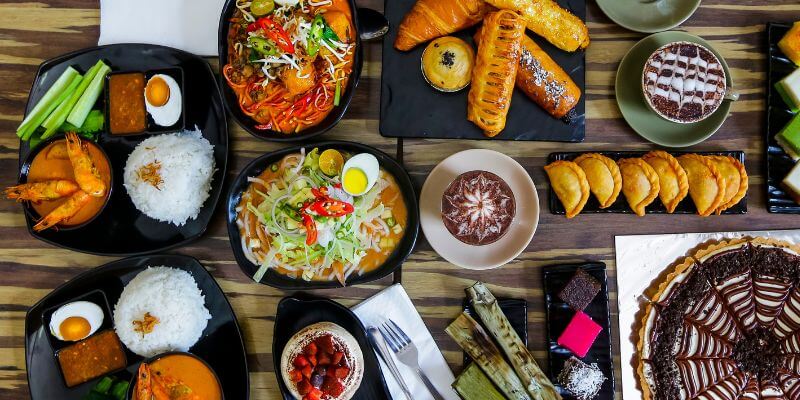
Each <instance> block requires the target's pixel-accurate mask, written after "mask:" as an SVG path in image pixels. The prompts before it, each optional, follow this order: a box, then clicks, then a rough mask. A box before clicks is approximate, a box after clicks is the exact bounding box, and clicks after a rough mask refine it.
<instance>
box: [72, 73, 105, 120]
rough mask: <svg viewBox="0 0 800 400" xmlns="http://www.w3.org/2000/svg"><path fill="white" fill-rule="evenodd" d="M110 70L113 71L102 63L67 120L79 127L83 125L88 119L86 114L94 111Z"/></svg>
mask: <svg viewBox="0 0 800 400" xmlns="http://www.w3.org/2000/svg"><path fill="white" fill-rule="evenodd" d="M109 71H111V68H110V67H109V66H108V65H105V64H102V65H101V66H100V68H99V69H98V70H97V74H96V75H95V76H94V78H92V82H91V83H89V86H88V87H87V88H86V91H84V92H83V94H82V95H81V98H80V99H79V100H78V102H77V103H76V104H75V107H73V108H72V111H70V113H69V116H68V117H67V122H69V123H70V124H72V125H75V126H77V127H80V126H83V121H85V120H86V116H87V115H89V111H92V107H94V103H96V102H97V98H98V97H100V93H101V92H102V91H103V84H104V83H105V79H106V74H108V72H109Z"/></svg>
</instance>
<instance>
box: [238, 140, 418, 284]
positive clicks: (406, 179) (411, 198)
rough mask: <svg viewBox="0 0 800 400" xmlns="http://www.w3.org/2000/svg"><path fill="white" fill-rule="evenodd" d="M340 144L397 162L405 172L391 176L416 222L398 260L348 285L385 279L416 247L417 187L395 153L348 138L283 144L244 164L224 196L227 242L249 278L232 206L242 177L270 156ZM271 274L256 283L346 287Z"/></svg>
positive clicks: (395, 164) (405, 235) (403, 240)
mask: <svg viewBox="0 0 800 400" xmlns="http://www.w3.org/2000/svg"><path fill="white" fill-rule="evenodd" d="M337 146H346V147H349V148H356V149H359V150H360V151H362V152H365V153H370V154H373V155H376V156H378V159H379V161H380V160H387V161H388V162H389V163H392V164H394V165H393V166H394V167H396V168H397V169H399V170H400V171H403V174H402V176H398V175H395V174H392V176H394V178H395V180H396V181H397V184H398V185H399V186H400V187H401V188H402V189H404V193H403V197H404V199H405V201H406V208H407V209H408V218H409V220H411V224H408V226H411V225H413V229H412V230H408V226H407V227H406V233H405V234H404V235H403V239H402V242H405V241H408V242H407V244H406V246H407V249H406V250H405V251H404V252H403V254H402V255H401V256H400V257H399V258H398V259H397V261H396V262H395V263H394V265H393V266H391V267H388V268H386V263H384V265H382V266H381V267H379V268H376V269H375V270H373V271H372V272H370V273H367V274H365V275H363V276H361V277H356V278H352V279H348V281H347V285H346V286H348V287H349V286H355V285H362V284H365V283H369V282H373V281H376V280H379V279H382V278H384V277H386V276H388V275H389V274H391V273H393V272H395V271H397V269H398V268H400V267H401V266H402V265H403V263H405V261H406V260H407V259H408V257H409V256H411V253H412V252H413V251H414V247H415V246H416V243H417V240H418V239H419V227H420V217H419V201H418V200H417V194H416V190H415V189H414V185H413V183H412V181H411V177H410V176H409V175H408V171H407V170H406V169H405V167H403V165H402V164H400V163H399V162H397V160H395V159H394V158H393V157H391V156H389V155H388V154H386V153H384V152H383V151H381V150H378V149H377V148H374V147H372V146H368V145H365V144H362V143H356V142H349V141H343V140H328V141H322V142H310V143H306V144H301V145H297V146H292V147H287V148H283V149H280V150H276V151H273V152H269V153H267V154H264V155H262V156H260V157H258V158H256V159H254V160H252V161H250V162H249V163H248V164H247V165H246V166H245V167H243V168H242V170H241V171H240V172H239V174H238V175H237V176H236V178H235V179H234V180H233V181H232V182H231V184H230V186H229V189H228V193H227V196H226V199H225V213H226V216H225V219H226V223H227V227H228V242H229V243H230V245H231V249H232V250H233V255H234V258H235V260H236V264H238V265H239V268H240V269H241V271H242V273H243V274H245V275H246V276H247V277H248V278H250V280H252V276H251V275H250V273H249V272H248V271H247V270H246V269H245V266H244V264H245V263H246V264H249V265H252V263H250V261H249V260H247V258H246V257H245V256H244V254H243V252H242V249H241V246H240V245H241V243H240V240H239V239H240V236H239V228H238V227H237V226H236V220H235V217H234V218H232V217H233V216H234V215H235V213H231V210H233V209H235V208H236V205H237V204H238V201H236V202H234V200H237V199H238V197H239V196H240V195H241V192H240V191H237V187H239V186H240V184H241V181H242V180H243V179H247V177H248V176H249V175H250V171H251V170H253V169H257V168H258V167H259V166H260V165H262V164H268V163H269V160H272V159H276V158H278V157H283V156H285V155H287V154H291V153H296V152H299V151H300V149H302V148H307V149H311V148H314V147H319V148H326V147H327V148H334V147H337ZM402 242H401V245H402V244H403V243H402ZM398 250H401V248H400V247H398V249H396V250H395V251H398ZM387 262H388V261H387ZM384 268H385V269H386V271H385V272H383V273H379V274H376V273H375V272H376V271H379V270H382V269H384ZM351 276H352V275H351ZM268 277H269V275H268V274H265V275H264V278H263V279H262V280H261V281H260V282H257V283H259V284H262V285H267V286H272V287H274V288H277V289H282V290H312V289H338V288H343V287H345V286H342V285H340V284H339V282H338V281H330V282H323V281H309V282H306V281H303V280H298V279H296V280H294V283H293V284H282V283H276V282H272V281H269V280H268V279H267V278H268ZM254 282H255V281H254Z"/></svg>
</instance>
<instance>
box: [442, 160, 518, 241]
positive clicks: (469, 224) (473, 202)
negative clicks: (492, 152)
mask: <svg viewBox="0 0 800 400" xmlns="http://www.w3.org/2000/svg"><path fill="white" fill-rule="evenodd" d="M515 215H516V201H515V200H514V192H512V191H511V188H510V187H509V186H508V184H507V183H506V182H505V181H504V180H503V179H502V178H500V177H499V176H497V175H495V174H493V173H491V172H487V171H469V172H465V173H463V174H461V175H459V176H458V177H456V179H455V180H454V181H453V182H451V183H450V186H448V187H447V189H446V190H445V191H444V195H442V221H443V222H444V226H445V227H446V228H447V231H448V232H450V234H451V235H453V236H454V237H455V238H456V239H458V240H460V241H462V242H464V243H466V244H469V245H473V246H482V245H486V244H490V243H494V242H496V241H498V240H500V238H501V237H503V235H505V234H506V232H507V231H508V228H509V227H510V226H511V222H512V221H513V220H514V216H515Z"/></svg>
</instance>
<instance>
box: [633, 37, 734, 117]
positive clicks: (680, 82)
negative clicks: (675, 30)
mask: <svg viewBox="0 0 800 400" xmlns="http://www.w3.org/2000/svg"><path fill="white" fill-rule="evenodd" d="M642 90H643V92H644V97H645V99H646V100H647V104H648V105H649V106H650V108H651V109H652V110H653V111H655V112H656V113H657V114H658V115H659V116H661V117H662V118H664V119H667V120H669V121H672V122H676V123H681V124H688V123H693V122H699V121H702V120H704V119H706V118H708V116H710V115H711V114H713V113H714V112H715V111H717V109H719V106H720V105H721V104H722V101H723V100H724V99H731V100H735V99H736V98H737V97H738V96H737V95H735V94H733V93H729V88H728V87H727V83H726V80H725V69H724V67H723V65H722V62H721V61H720V59H719V58H717V56H716V55H715V54H714V53H713V52H711V51H710V50H709V49H707V48H705V47H703V46H701V45H699V44H697V43H691V42H672V43H668V44H666V45H664V46H662V47H660V48H659V49H658V50H656V51H655V52H653V54H652V55H650V57H649V58H648V59H647V61H646V62H645V65H644V71H643V73H642Z"/></svg>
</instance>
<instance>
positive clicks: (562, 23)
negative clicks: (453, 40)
mask: <svg viewBox="0 0 800 400" xmlns="http://www.w3.org/2000/svg"><path fill="white" fill-rule="evenodd" d="M486 1H487V3H489V4H491V5H493V6H495V7H497V8H500V9H506V10H514V11H517V12H519V13H520V14H522V17H523V18H524V19H525V23H526V24H527V26H528V29H530V30H532V31H533V32H534V33H536V34H537V35H539V36H541V37H543V38H545V39H546V40H547V41H548V42H550V43H552V44H553V45H554V46H556V47H558V48H559V49H561V50H564V51H575V50H578V49H585V48H586V47H587V46H589V29H588V28H587V27H586V24H584V23H583V21H581V19H580V18H578V17H576V16H575V15H574V14H572V13H571V12H569V11H567V10H565V9H563V8H561V6H559V5H558V3H556V2H555V1H553V0H486Z"/></svg>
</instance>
